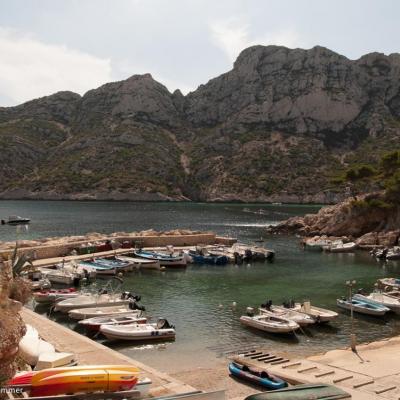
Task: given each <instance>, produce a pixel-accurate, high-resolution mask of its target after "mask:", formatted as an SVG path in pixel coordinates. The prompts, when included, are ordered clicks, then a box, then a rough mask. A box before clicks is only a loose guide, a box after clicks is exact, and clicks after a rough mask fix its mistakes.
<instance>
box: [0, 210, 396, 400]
mask: <svg viewBox="0 0 400 400" xmlns="http://www.w3.org/2000/svg"><path fill="white" fill-rule="evenodd" d="M146 206H147V205H146ZM137 207H139V208H140V206H137ZM168 207H170V208H171V207H172V208H173V207H174V206H171V205H168ZM178 207H182V206H178ZM218 208H219V207H218ZM210 209H211V210H210V211H211V213H212V212H215V208H214V207H213V206H210ZM213 209H214V210H213ZM252 209H253V210H254V213H253V212H249V210H250V211H251V210H252ZM260 209H261V207H260V205H254V206H251V205H248V206H246V207H243V206H241V205H224V206H223V208H219V210H218V213H219V218H220V221H221V225H219V226H218V225H215V222H214V224H209V225H204V219H203V217H202V215H201V214H199V216H197V217H194V216H193V210H190V213H191V216H190V218H191V223H190V225H188V226H185V229H182V228H180V229H179V228H177V227H174V226H172V227H173V228H175V230H176V231H175V234H171V233H170V232H171V231H169V230H168V229H165V228H166V226H162V225H154V226H152V227H151V228H152V230H151V231H149V230H147V231H144V232H145V234H143V233H141V232H140V230H139V229H140V228H149V226H148V225H145V226H143V227H142V226H140V225H138V226H137V228H136V226H135V228H136V233H135V234H128V233H125V234H122V233H117V234H113V233H112V232H111V233H107V232H104V233H101V234H90V235H89V236H90V240H88V238H87V237H86V236H85V235H82V234H84V232H74V233H75V234H77V235H80V236H81V237H80V239H79V240H76V239H73V238H72V239H71V238H68V237H66V238H63V237H58V238H57V239H52V240H49V239H45V238H43V239H41V240H42V241H43V243H42V245H40V244H39V245H36V246H33V244H34V241H32V242H30V241H29V239H30V238H29V236H30V235H31V237H32V236H34V235H35V233H34V229H35V225H34V224H32V225H31V226H30V228H29V231H28V232H26V233H23V234H19V235H18V237H17V238H18V240H19V241H21V242H22V243H24V246H25V247H23V248H22V247H21V248H20V250H19V251H21V250H22V252H25V251H30V250H32V249H33V250H34V251H35V254H36V256H38V255H41V256H50V257H49V258H39V257H38V258H37V259H36V260H33V265H34V267H35V268H37V269H41V268H44V269H48V268H49V267H50V266H52V265H57V264H58V265H64V266H65V265H67V264H69V263H71V262H73V263H77V264H79V265H80V263H82V265H83V264H86V265H87V264H93V263H94V264H96V260H109V261H107V262H110V263H114V262H116V261H117V260H118V259H119V258H120V261H126V260H127V259H129V256H132V255H133V256H134V257H137V255H139V251H142V252H145V253H146V252H149V253H151V254H161V253H162V254H165V255H167V254H168V252H170V254H175V255H176V256H179V255H180V254H187V255H190V252H191V251H195V250H196V249H205V250H207V251H208V252H210V251H211V253H212V251H213V250H215V249H216V248H219V249H224V251H225V254H227V255H229V254H230V253H229V252H230V251H231V250H229V249H234V248H235V246H237V243H242V245H240V246H242V247H240V246H239V248H240V249H241V251H243V254H245V250H243V249H249V250H250V249H253V251H254V250H255V249H257V248H264V249H266V250H268V251H272V250H273V254H274V259H273V262H269V261H267V260H264V261H260V260H257V259H255V258H254V259H246V260H245V261H243V262H242V263H240V264H238V263H237V260H235V259H234V258H230V260H229V261H228V262H227V263H225V264H224V265H217V264H216V263H209V261H210V259H208V261H207V262H204V263H203V262H201V263H199V260H197V261H195V259H192V261H191V262H188V263H187V265H186V268H171V267H168V266H167V267H161V266H160V267H161V268H159V269H147V268H145V267H144V265H143V266H142V265H140V266H139V265H137V266H136V267H134V268H133V267H132V268H129V269H126V270H123V271H122V270H121V272H120V273H116V274H115V276H119V277H120V278H121V280H122V281H121V284H120V286H119V287H118V293H124V292H127V293H132V295H133V296H139V297H140V298H141V299H140V301H138V304H139V305H140V306H144V307H145V312H144V315H145V316H147V317H149V318H150V320H151V322H152V323H156V322H157V321H158V320H159V319H160V318H163V319H166V320H167V321H168V322H169V323H170V324H172V325H173V327H174V330H175V331H176V337H175V339H174V340H165V341H156V342H153V341H151V342H146V341H142V342H132V341H122V342H121V341H115V340H107V339H106V338H104V336H102V335H95V337H94V338H92V339H90V338H89V337H86V334H87V332H85V329H83V327H82V326H81V325H80V324H79V323H77V321H76V320H73V319H71V318H69V317H68V314H65V313H60V312H56V311H54V310H51V309H50V308H49V307H48V306H46V305H45V304H40V303H38V302H36V301H32V302H30V303H28V305H27V307H28V309H27V310H24V312H23V316H24V320H26V322H27V323H28V324H30V325H32V326H34V327H35V328H36V329H37V330H38V331H39V333H40V335H41V336H42V337H43V338H44V339H47V340H48V341H49V342H51V343H53V344H54V345H55V347H56V349H57V350H61V351H71V350H73V352H75V348H73V349H72V348H71V347H72V346H71V340H72V341H73V342H74V343H75V342H76V343H79V342H80V338H82V341H83V342H82V347H80V346H77V347H76V349H77V351H76V352H75V353H76V354H77V357H78V359H79V363H81V362H83V363H84V364H87V363H96V364H98V363H103V362H107V363H109V362H110V363H111V362H119V361H117V360H118V357H119V356H121V357H122V358H121V360H122V359H125V360H128V362H131V361H129V360H133V361H132V363H133V364H134V365H138V366H139V368H140V369H141V370H143V371H145V372H146V373H147V372H148V374H149V375H151V371H153V372H155V373H160V374H161V375H160V376H168V377H169V378H168V379H171V381H169V380H168V379H166V380H165V381H159V380H158V379H159V378H158V377H157V376H156V375H151V376H153V377H152V378H151V379H152V381H153V382H157V383H156V384H154V383H153V385H152V388H153V389H154V390H155V391H154V394H153V392H152V395H154V396H161V395H162V394H159V393H167V394H172V393H174V392H173V391H171V392H168V390H169V389H170V388H171V387H175V383H171V384H170V383H169V382H175V381H174V380H176V381H177V382H180V384H182V385H183V386H177V387H179V388H180V390H181V389H182V391H181V392H183V389H184V390H185V391H186V392H188V391H190V390H189V389H190V388H194V390H201V391H205V392H209V391H214V390H225V391H226V397H227V398H229V399H231V398H244V397H246V396H247V395H250V394H252V393H255V392H257V391H258V390H257V388H255V387H254V386H251V385H250V386H249V385H246V384H244V385H243V384H242V383H240V382H239V381H236V380H233V379H232V378H231V377H230V376H229V371H228V369H227V366H228V363H229V362H230V360H231V359H232V357H236V356H238V355H239V354H244V353H246V352H247V353H249V352H261V353H262V354H263V355H264V356H266V357H267V358H268V357H271V354H272V356H273V358H272V359H271V360H272V361H273V362H275V361H276V362H278V363H277V364H276V365H272V364H271V365H270V364H268V365H267V364H265V363H263V364H262V365H263V366H264V367H267V369H268V371H272V372H273V373H274V374H275V375H277V376H281V377H282V378H283V379H285V380H287V381H288V382H289V383H307V382H322V380H319V379H314V378H315V377H314V375H310V376H308V375H307V374H305V373H301V375H300V376H297V379H299V378H301V377H302V378H304V379H303V380H302V379H299V380H297V381H296V379H294V378H296V376H294V375H295V374H294V372H293V374H292V375H293V376H292V377H288V376H287V375H286V374H285V373H284V371H286V372H287V371H288V370H290V371H292V369H291V368H289V367H288V368H287V369H286V368H283V364H284V363H282V361H284V362H285V363H288V364H290V363H293V362H294V363H297V362H302V363H303V364H307V365H308V363H309V362H311V361H309V357H312V356H315V354H318V353H320V354H322V353H325V352H328V353H327V354H330V353H329V351H335V350H337V349H341V348H344V347H346V346H348V345H349V338H350V335H351V332H352V331H355V332H356V334H357V341H358V343H362V342H366V341H368V342H370V341H379V340H382V339H385V338H389V337H395V336H396V335H398V334H399V333H400V329H399V319H398V316H397V315H396V314H390V315H387V316H386V315H385V316H384V318H375V317H369V316H362V315H361V316H358V315H357V316H355V318H354V320H353V321H354V322H352V319H351V318H350V314H349V312H348V311H346V310H341V309H339V308H338V307H337V304H336V302H337V299H340V298H341V297H344V296H347V295H348V289H349V288H348V287H347V286H346V282H347V281H349V280H351V281H352V280H354V281H356V282H357V284H356V286H357V288H363V289H364V290H366V291H367V292H368V293H369V292H370V291H372V290H373V289H374V285H375V282H376V281H377V280H378V279H380V280H382V281H383V282H386V280H384V278H386V277H387V278H389V277H393V276H396V269H397V264H396V262H390V263H377V262H376V261H375V259H373V258H372V257H371V256H370V255H369V254H368V252H360V251H354V252H349V253H341V252H340V253H335V252H322V251H320V252H315V251H306V250H304V249H303V247H302V246H301V244H300V241H299V239H298V238H296V237H286V236H285V237H283V236H268V237H265V238H263V232H264V229H265V228H264V226H266V225H268V224H271V223H274V221H273V219H274V218H284V217H285V216H286V215H287V214H288V213H290V212H292V210H291V207H286V206H283V205H274V206H271V205H265V206H264V207H263V210H264V211H263V213H262V214H261V213H260V212H259V210H260ZM221 210H222V212H221ZM303 210H304V212H307V210H308V208H307V207H304V209H303ZM181 212H182V211H181ZM296 212H299V209H298V208H296ZM21 214H22V213H21ZM160 215H161V214H160ZM214 218H215V215H214ZM233 218H234V219H233ZM182 219H183V220H184V219H185V216H184V213H183V218H182ZM271 220H272V221H271ZM201 226H203V228H204V227H205V228H206V229H207V228H208V229H209V230H208V229H207V230H204V231H201V230H200V229H199V227H201ZM160 228H162V230H161V229H160ZM210 228H213V231H212V230H211V229H210ZM8 229H11V227H8ZM61 231H62V230H61ZM61 231H60V233H61ZM118 231H119V232H120V230H118ZM26 236H28V240H26V239H25V237H26ZM37 237H40V235H38V236H37ZM10 239H11V237H9V240H10ZM55 242H56V243H55ZM127 242H129V248H128V244H127ZM116 243H119V246H115V244H116ZM106 245H107V246H114V247H115V248H112V249H111V250H104V248H105V246H106ZM124 246H126V247H124ZM142 246H143V247H142ZM236 249H238V247H236ZM99 250H100V251H99ZM101 250H104V251H101ZM7 251H10V250H7V249H6V248H4V249H3V253H5V254H6V252H7ZM135 253H136V254H135ZM212 254H213V253H212ZM232 254H233V251H232ZM192 255H193V254H192ZM179 257H180V256H179ZM114 260H115V261H114ZM194 261H195V262H194ZM270 261H272V260H270ZM97 262H99V261H97ZM104 262H105V261H104ZM112 279H113V278H112V276H104V277H103V276H98V277H97V278H96V279H95V280H93V281H91V282H90V284H89V285H87V286H83V290H84V292H85V293H86V292H87V293H89V292H93V293H94V292H95V291H99V290H102V288H103V287H104V285H106V284H107V282H109V281H111V280H112ZM325 282H329V285H326V284H325ZM54 287H55V289H56V290H57V288H62V287H63V286H59V285H57V284H55V286H54ZM64 287H65V286H64ZM76 290H79V288H77V289H76ZM355 290H356V288H355ZM270 301H271V302H272V305H273V308H274V307H276V306H279V305H281V304H282V303H283V302H288V301H289V302H290V301H296V302H299V303H303V302H306V301H310V302H311V304H312V305H313V306H319V307H323V308H326V309H328V310H333V311H334V312H335V314H336V313H337V317H335V319H334V320H333V321H332V322H330V323H329V324H327V325H315V326H314V325H310V326H309V327H308V326H307V327H303V328H302V329H300V330H297V331H296V332H295V333H294V334H290V335H283V336H280V335H276V334H272V333H262V332H258V331H256V330H253V329H249V328H247V327H246V326H244V325H242V324H241V323H240V319H241V316H243V315H246V313H247V311H248V309H249V308H252V309H254V310H257V309H258V307H260V305H261V304H264V303H266V304H267V303H269V302H270ZM124 304H128V302H126V303H124ZM111 308H112V307H111ZM111 308H110V310H111ZM33 310H34V311H35V313H33V312H32V311H33ZM121 312H125V311H121ZM44 321H45V322H44ZM47 323H48V324H49V325H48V326H49V327H50V328H51V329H50V328H49V329H47ZM57 327H60V331H58V329H57ZM42 332H43V333H42ZM68 332H69V333H70V334H71V335H72V336H71V337H70V338H69V339H68V340H67V339H65V338H64V337H68ZM78 338H79V339H78ZM89 343H93V346H94V347H93V349H94V350H87V352H86V351H84V350H83V349H84V348H85V346H86V344H87V346H88V348H92V345H91V344H89ZM96 346H101V348H102V349H103V348H106V349H107V351H106V352H101V354H102V356H101V357H100V358H99V359H98V361H96V355H97V354H98V351H96V350H95V349H98V348H100V347H96ZM103 346H105V347H103ZM86 353H87V354H86ZM341 354H342V353H341ZM105 355H107V356H106V358H104V360H103V358H102V357H103V356H105ZM86 356H87V357H88V358H85V357H86ZM108 357H110V358H108ZM113 357H116V358H113ZM112 360H115V361H112ZM299 360H300V361H299ZM135 363H136V364H135ZM280 364H282V365H280ZM305 368H306V367H305ZM318 371H319V370H318ZM324 371H325V370H324V369H323V368H322V370H321V373H322V374H324ZM328 375H330V374H328ZM328 375H327V376H328ZM339 375H340V374H339ZM323 376H324V375H323ZM305 377H306V378H307V377H308V378H309V379H306V378H305ZM324 382H327V383H332V382H331V381H329V380H326V381H325V380H324ZM185 385H187V386H185ZM379 385H381V383H379ZM339 386H340V385H339ZM381 386H382V385H381ZM381 386H377V389H374V390H381V389H382V390H383V389H384V388H385V387H383V386H382V387H381ZM166 387H167V389H168V390H167V389H165V388H166ZM189 387H190V388H189ZM371 387H372V386H371ZM374 387H375V386H374ZM379 388H380V389H379ZM153 389H152V390H153ZM347 389H348V390H347V391H348V392H349V391H350V392H352V394H353V398H356V399H357V398H358V397H357V396H356V395H357V393H355V392H354V391H353V389H354V388H351V387H350V388H349V387H348V388H347ZM163 390H164V391H163ZM393 390H394V389H393ZM175 393H176V392H175ZM382 393H383V392H382ZM375 394H376V393H375Z"/></svg>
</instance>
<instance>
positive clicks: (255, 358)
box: [250, 353, 265, 360]
mask: <svg viewBox="0 0 400 400" xmlns="http://www.w3.org/2000/svg"><path fill="white" fill-rule="evenodd" d="M264 356H265V353H262V354H257V355H255V356H250V358H251V359H252V360H259V359H260V358H262V357H264Z"/></svg>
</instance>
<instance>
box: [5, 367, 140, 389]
mask: <svg viewBox="0 0 400 400" xmlns="http://www.w3.org/2000/svg"><path fill="white" fill-rule="evenodd" d="M138 374H139V370H138V368H136V367H133V366H130V365H101V366H96V365H94V366H91V365H88V366H76V367H67V368H50V369H44V370H41V371H33V372H26V373H23V374H20V375H17V376H16V377H14V378H13V379H11V380H10V381H9V382H8V385H7V386H8V387H14V388H16V387H20V388H24V389H28V390H29V391H30V395H31V396H55V395H60V394H65V393H89V392H96V391H107V392H113V391H121V390H130V389H132V388H133V387H134V386H135V385H136V384H137V382H138Z"/></svg>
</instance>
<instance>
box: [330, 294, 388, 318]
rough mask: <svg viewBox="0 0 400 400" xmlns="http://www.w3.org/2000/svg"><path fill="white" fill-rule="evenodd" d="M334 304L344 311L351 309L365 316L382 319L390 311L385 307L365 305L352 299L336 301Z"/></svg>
mask: <svg viewBox="0 0 400 400" xmlns="http://www.w3.org/2000/svg"><path fill="white" fill-rule="evenodd" d="M336 304H337V306H338V307H340V308H343V309H344V310H351V309H353V311H354V312H357V313H360V314H365V315H372V316H375V317H382V316H384V315H385V314H386V313H387V312H388V311H390V310H389V308H387V307H384V306H381V305H378V304H372V303H367V302H364V301H361V300H357V299H354V298H353V299H352V300H346V299H337V300H336Z"/></svg>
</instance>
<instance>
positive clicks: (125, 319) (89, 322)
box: [78, 311, 147, 331]
mask: <svg viewBox="0 0 400 400" xmlns="http://www.w3.org/2000/svg"><path fill="white" fill-rule="evenodd" d="M146 322H147V318H146V317H141V316H138V314H137V312H132V311H130V312H127V313H125V314H119V315H111V316H106V317H92V318H87V319H82V320H80V321H79V322H78V323H79V325H82V326H84V327H85V328H86V329H88V330H91V331H98V330H100V326H101V325H103V326H105V325H108V326H111V325H128V324H134V323H136V324H144V323H146Z"/></svg>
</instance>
